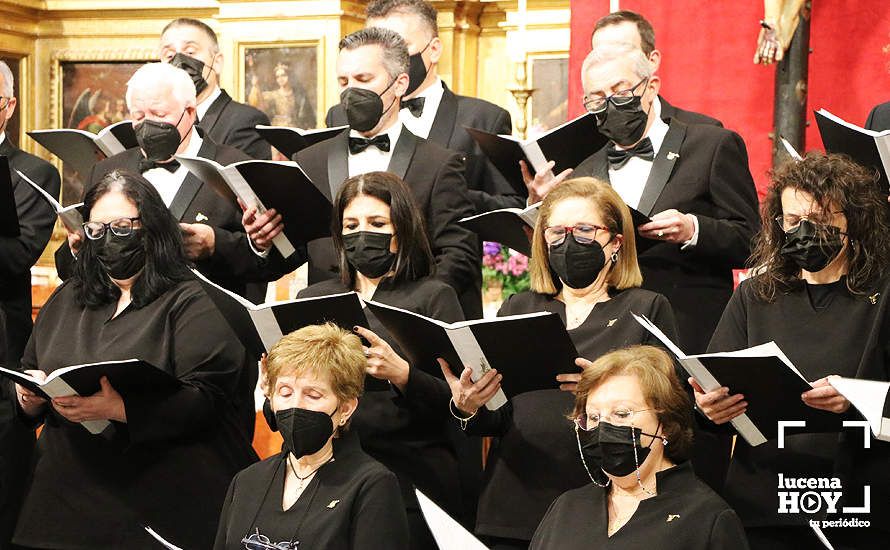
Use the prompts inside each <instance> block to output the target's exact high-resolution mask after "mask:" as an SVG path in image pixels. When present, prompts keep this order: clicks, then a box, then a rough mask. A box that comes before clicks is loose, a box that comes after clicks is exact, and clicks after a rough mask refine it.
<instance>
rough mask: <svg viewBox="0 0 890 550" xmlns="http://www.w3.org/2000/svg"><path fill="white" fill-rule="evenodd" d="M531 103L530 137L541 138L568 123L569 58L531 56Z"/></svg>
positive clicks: (545, 55)
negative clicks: (539, 136) (532, 91)
mask: <svg viewBox="0 0 890 550" xmlns="http://www.w3.org/2000/svg"><path fill="white" fill-rule="evenodd" d="M529 66H530V80H531V83H532V86H531V87H532V88H534V89H535V92H534V94H532V97H531V100H530V101H529V103H530V104H531V119H530V122H529V124H528V136H529V137H533V136H536V135H540V134H542V133H544V132H546V131H547V130H550V129H551V128H555V127H556V126H559V125H560V124H562V123H563V122H565V121H566V117H567V116H568V105H569V96H568V90H569V58H568V54H566V53H554V54H546V53H541V54H532V55H530V56H529Z"/></svg>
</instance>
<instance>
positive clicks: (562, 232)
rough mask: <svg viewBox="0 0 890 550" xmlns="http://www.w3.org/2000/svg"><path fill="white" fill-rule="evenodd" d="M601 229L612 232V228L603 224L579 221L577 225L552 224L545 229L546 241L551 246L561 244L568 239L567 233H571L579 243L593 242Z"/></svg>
mask: <svg viewBox="0 0 890 550" xmlns="http://www.w3.org/2000/svg"><path fill="white" fill-rule="evenodd" d="M599 231H605V232H607V233H608V232H611V229H609V228H608V227H604V226H602V225H593V224H586V223H579V224H576V225H551V226H550V227H548V228H546V229H545V230H544V241H546V242H547V245H549V246H559V245H561V244H562V243H563V241H565V240H566V235H568V234H569V233H571V234H572V235H573V236H574V237H575V242H577V243H578V244H591V243H592V242H593V241H595V240H596V235H597V233H598V232H599Z"/></svg>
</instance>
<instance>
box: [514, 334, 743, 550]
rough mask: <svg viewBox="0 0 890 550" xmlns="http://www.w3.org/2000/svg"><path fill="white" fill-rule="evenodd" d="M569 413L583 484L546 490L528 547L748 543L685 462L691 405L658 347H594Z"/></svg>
mask: <svg viewBox="0 0 890 550" xmlns="http://www.w3.org/2000/svg"><path fill="white" fill-rule="evenodd" d="M569 417H570V418H571V419H572V420H573V421H574V422H575V427H574V428H575V440H576V444H577V446H576V449H575V452H576V455H577V454H578V453H580V455H581V456H580V460H581V462H582V464H583V465H584V467H585V469H586V470H587V473H588V475H589V479H590V481H591V482H592V484H589V485H586V486H584V487H581V488H579V489H573V490H571V491H568V492H566V493H564V494H563V495H562V496H560V497H559V498H558V499H556V501H555V502H554V503H553V504H552V505H551V506H550V509H549V510H547V515H546V516H545V517H544V520H543V521H542V522H541V525H540V526H538V529H537V531H535V537H534V539H533V540H532V544H531V548H533V549H535V550H550V549H554V550H555V549H559V550H573V549H578V550H580V549H582V548H606V547H610V548H611V547H614V548H624V549H628V550H632V549H635V548H640V549H646V550H648V549H651V548H658V549H665V550H670V549H676V550H681V549H682V550H745V549H747V548H748V545H747V544H746V543H745V533H744V530H743V529H742V524H741V522H740V521H739V518H738V516H736V514H735V512H733V511H732V509H730V507H729V506H728V505H727V504H726V502H724V501H723V500H722V499H721V498H720V497H719V496H717V495H716V494H715V493H714V492H713V491H712V490H711V489H710V488H709V487H708V486H707V485H705V484H704V483H703V482H702V481H700V480H699V479H698V478H696V477H695V474H694V473H693V471H692V465H691V464H690V463H689V461H688V459H689V454H690V451H691V450H692V422H693V419H692V406H691V403H690V400H689V396H688V395H687V393H686V391H685V389H684V388H683V387H682V385H681V384H680V379H679V378H678V377H677V376H676V373H675V370H674V363H673V361H672V359H671V357H670V356H669V355H668V354H667V353H665V352H664V351H662V350H661V349H658V348H654V347H651V346H634V347H630V348H627V349H622V350H618V351H614V352H611V353H608V354H606V355H603V356H602V357H600V358H599V359H597V360H596V361H595V362H594V363H593V364H592V365H590V366H589V367H588V368H586V369H585V370H584V373H583V374H582V375H581V380H580V382H578V389H577V392H576V394H575V407H574V410H573V411H572V413H571V415H569ZM566 429H567V430H568V428H566Z"/></svg>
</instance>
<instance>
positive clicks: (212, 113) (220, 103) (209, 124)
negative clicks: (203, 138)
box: [198, 90, 232, 134]
mask: <svg viewBox="0 0 890 550" xmlns="http://www.w3.org/2000/svg"><path fill="white" fill-rule="evenodd" d="M231 102H232V98H231V96H229V94H227V93H226V91H225V90H220V91H219V97H217V98H216V99H215V100H213V103H212V104H211V105H210V108H209V109H207V112H206V113H204V118H202V119H201V120H200V121H198V126H199V127H200V128H201V129H202V130H204V133H205V134H209V133H210V132H211V131H213V127H214V126H216V123H217V122H219V119H220V115H221V114H222V112H223V111H224V110H225V108H226V107H228V106H229V103H231Z"/></svg>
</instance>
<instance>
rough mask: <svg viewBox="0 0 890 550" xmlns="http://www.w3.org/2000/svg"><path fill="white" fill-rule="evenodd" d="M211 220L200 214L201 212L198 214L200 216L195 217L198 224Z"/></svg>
mask: <svg viewBox="0 0 890 550" xmlns="http://www.w3.org/2000/svg"><path fill="white" fill-rule="evenodd" d="M209 219H210V218H208V217H207V216H205V215H204V214H202V213H200V212H198V215H197V216H195V221H196V222H206V221H207V220H209Z"/></svg>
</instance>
